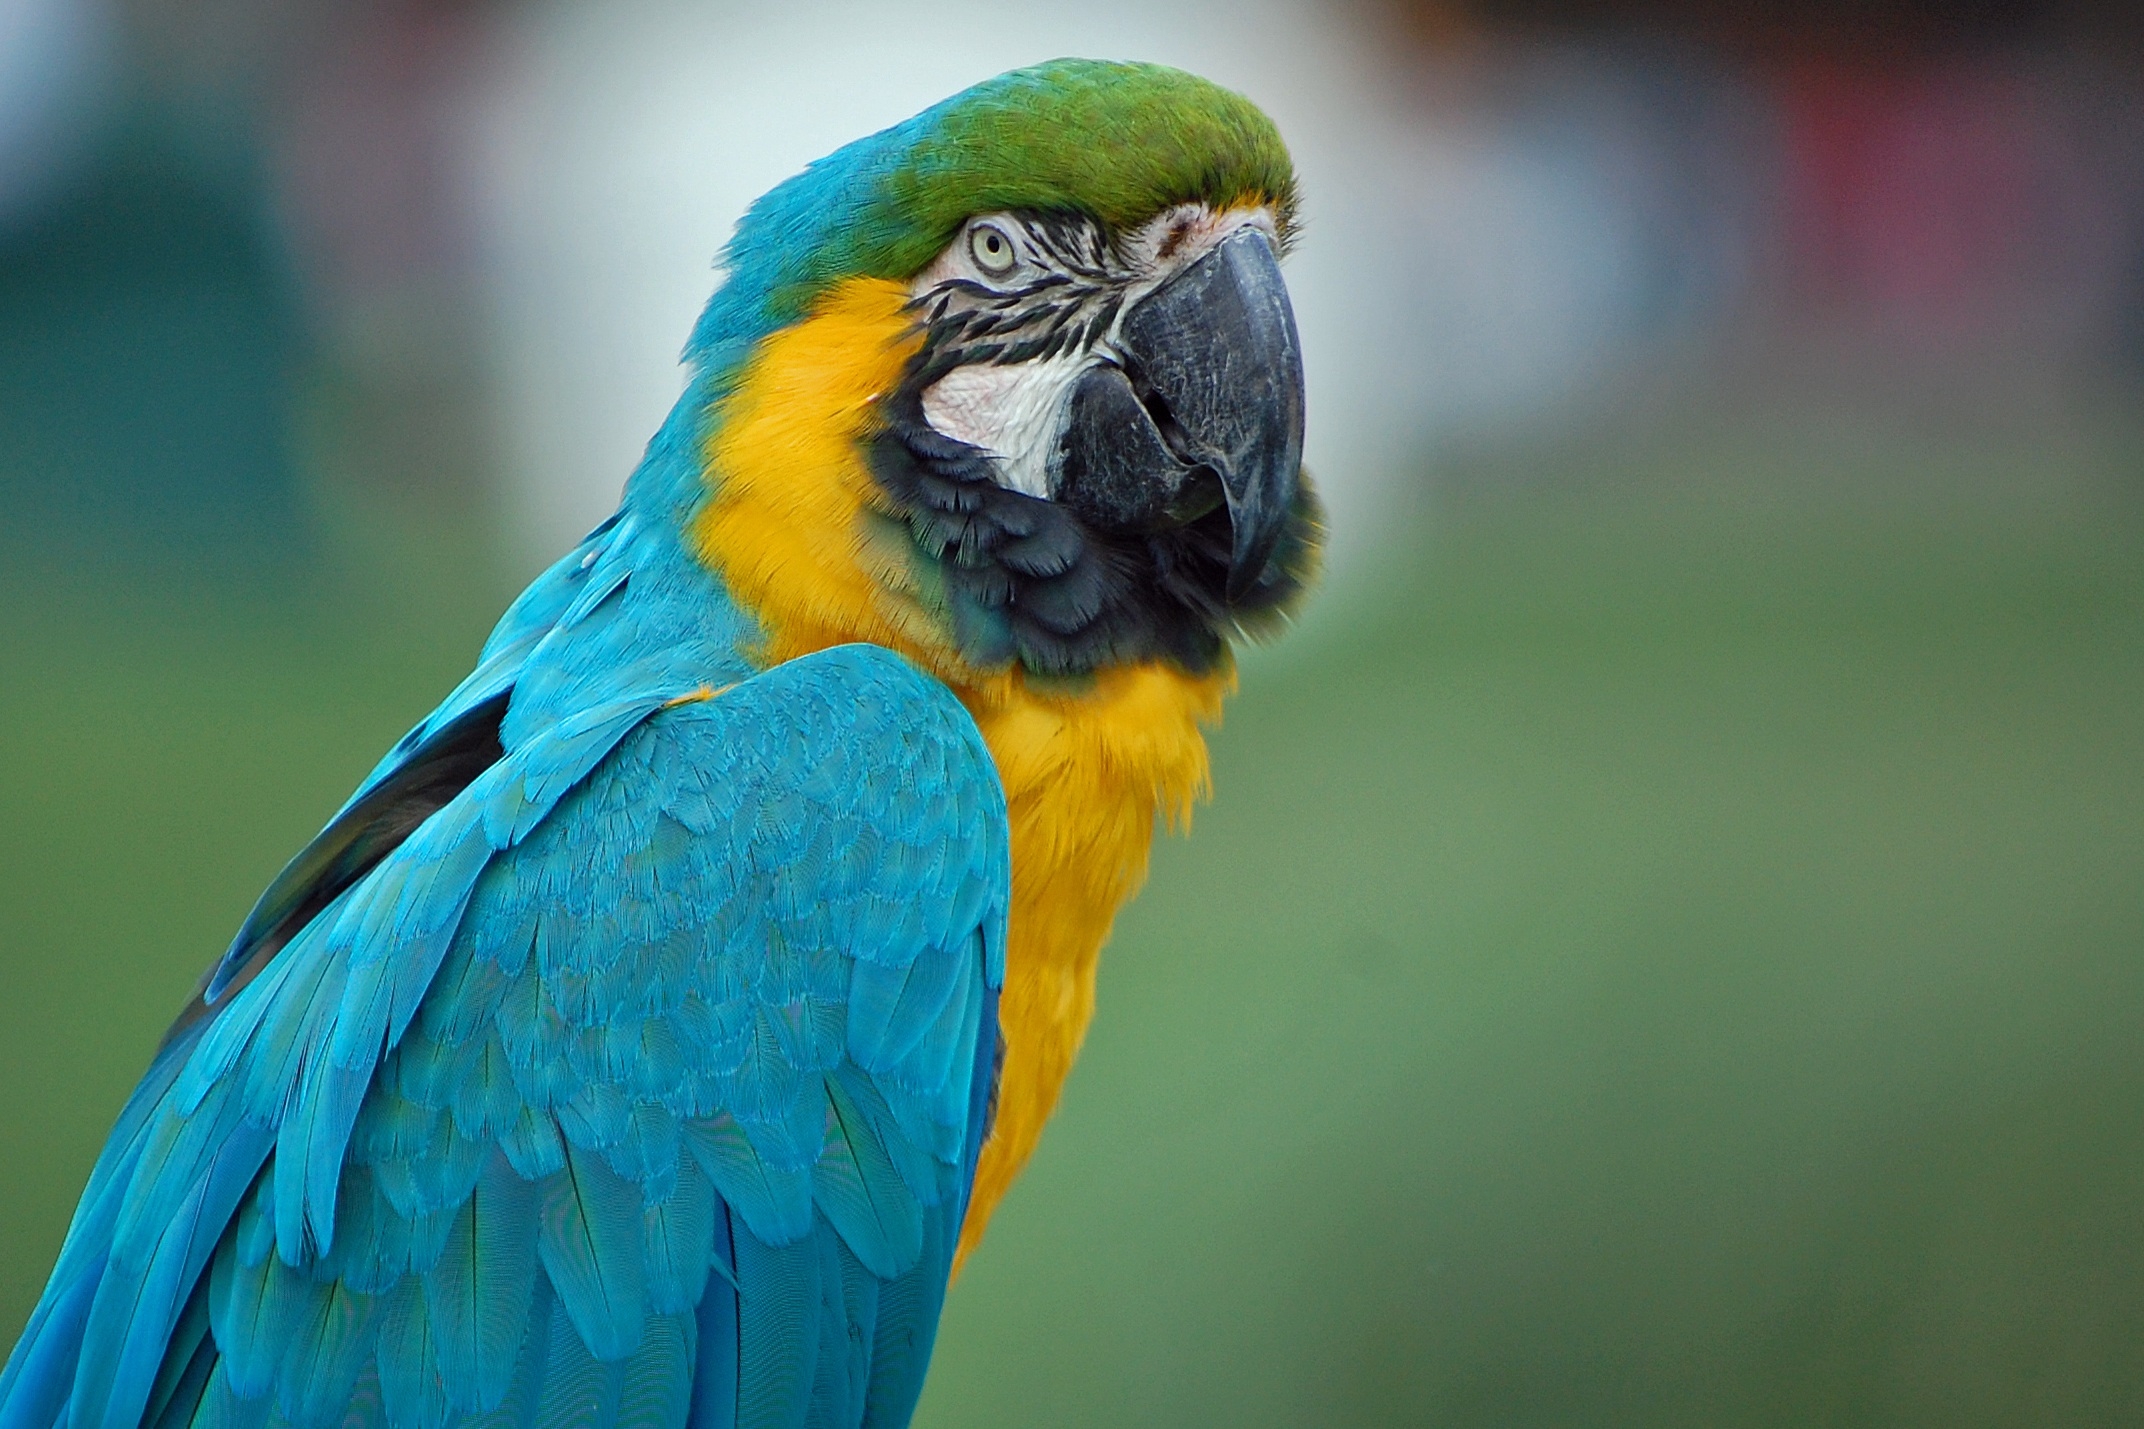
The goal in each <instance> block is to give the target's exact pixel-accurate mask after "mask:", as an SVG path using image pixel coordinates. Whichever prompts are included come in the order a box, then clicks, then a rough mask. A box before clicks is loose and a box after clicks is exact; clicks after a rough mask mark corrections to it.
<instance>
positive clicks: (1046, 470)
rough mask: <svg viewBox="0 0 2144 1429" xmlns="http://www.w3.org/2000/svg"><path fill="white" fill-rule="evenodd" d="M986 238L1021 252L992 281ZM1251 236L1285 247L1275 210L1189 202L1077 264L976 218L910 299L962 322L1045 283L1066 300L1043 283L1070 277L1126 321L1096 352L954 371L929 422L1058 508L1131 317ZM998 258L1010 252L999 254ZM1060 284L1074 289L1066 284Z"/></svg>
mask: <svg viewBox="0 0 2144 1429" xmlns="http://www.w3.org/2000/svg"><path fill="white" fill-rule="evenodd" d="M986 228H987V230H988V231H989V233H991V234H992V235H995V236H997V237H999V238H1001V240H1002V241H1003V242H1004V243H1006V244H1009V246H1010V249H1011V254H1010V256H1009V258H1007V259H1006V260H1005V261H1004V262H1003V263H1002V264H1000V265H998V266H995V267H994V268H993V270H991V271H986V270H985V269H984V268H983V267H982V266H981V263H980V262H979V260H978V257H977V246H976V243H975V241H974V239H975V235H976V233H977V232H978V231H979V230H983V229H986ZM1245 228H1256V229H1258V230H1259V231H1261V232H1263V233H1264V234H1265V235H1266V236H1267V237H1268V238H1271V239H1273V240H1274V241H1275V242H1276V244H1277V243H1278V241H1279V230H1278V225H1277V223H1276V222H1275V219H1274V216H1273V212H1272V210H1270V209H1266V208H1230V209H1223V210H1221V211H1219V212H1216V211H1214V210H1213V209H1210V208H1208V207H1207V206H1206V205H1204V204H1198V203H1186V204H1178V205H1177V206H1175V207H1174V208H1170V209H1167V210H1164V211H1163V212H1162V213H1160V214H1157V215H1156V216H1155V217H1154V218H1152V219H1150V220H1148V221H1147V222H1146V223H1144V224H1141V225H1140V226H1139V227H1138V228H1137V229H1136V230H1134V231H1132V232H1129V233H1124V234H1120V235H1118V236H1117V237H1116V239H1115V240H1113V241H1109V242H1105V241H1103V240H1102V239H1101V238H1100V236H1099V235H1098V234H1092V232H1091V230H1090V234H1091V236H1090V239H1089V240H1088V241H1089V244H1090V249H1089V250H1088V251H1087V252H1085V254H1084V255H1083V256H1082V257H1079V258H1074V259H1067V258H1066V255H1065V251H1064V246H1063V245H1062V243H1061V242H1060V243H1058V244H1057V245H1056V247H1055V248H1054V249H1053V245H1052V240H1051V239H1050V237H1049V235H1048V233H1047V232H1038V231H1037V230H1036V229H1034V228H1032V227H1030V226H1029V224H1028V222H1027V221H1025V220H1023V219H1022V218H1021V217H1020V216H1019V215H1017V214H1011V213H1000V214H981V215H978V216H976V217H975V218H972V219H970V220H969V221H968V222H967V224H965V225H964V226H963V227H962V229H961V231H960V233H958V234H956V235H955V236H954V239H953V241H952V242H951V243H950V244H948V245H947V246H946V248H945V250H944V251H943V252H941V253H940V254H939V255H938V257H937V259H936V261H934V262H933V263H932V264H931V266H930V267H928V268H926V269H924V270H923V272H922V273H920V274H919V275H917V277H916V279H915V282H914V283H913V284H912V285H911V287H910V292H911V293H912V294H913V295H914V296H915V298H916V299H917V301H918V302H925V301H929V300H931V299H932V297H933V295H934V294H935V295H937V301H938V302H939V303H940V304H942V306H941V308H940V309H939V310H940V311H941V312H943V311H948V310H950V311H953V312H959V311H962V310H964V309H968V308H971V307H978V306H980V305H982V304H984V303H987V302H989V301H992V300H993V296H994V295H999V294H1007V295H1010V294H1018V293H1020V292H1022V291H1023V290H1024V289H1026V288H1027V286H1028V285H1031V284H1034V285H1037V288H1036V290H1037V291H1038V292H1039V293H1040V294H1041V297H1040V298H1039V299H1038V300H1039V301H1053V300H1061V299H1062V295H1063V293H1064V291H1065V289H1063V288H1056V289H1051V288H1049V287H1047V286H1046V285H1044V284H1039V283H1038V280H1040V279H1051V275H1052V274H1062V275H1067V276H1069V277H1073V278H1076V280H1077V281H1079V282H1081V283H1084V284H1086V285H1087V287H1088V290H1089V291H1090V292H1093V291H1101V292H1105V293H1109V294H1113V295H1114V297H1115V300H1116V320H1115V322H1114V323H1113V324H1111V326H1110V327H1109V329H1108V330H1107V331H1105V332H1101V333H1099V334H1097V335H1096V336H1095V337H1094V339H1093V343H1094V345H1093V346H1092V347H1091V348H1087V349H1084V350H1067V351H1061V352H1057V353H1054V354H1052V355H1051V356H1049V357H1041V358H1033V359H1030V360H1028V361H1026V362H1007V363H999V362H992V361H988V360H978V361H972V362H968V363H964V364H963V365H961V366H959V367H956V368H954V369H953V370H952V371H951V372H948V373H947V374H946V375H945V376H943V377H941V378H939V379H938V381H937V382H936V383H935V384H933V385H932V386H931V387H930V388H928V389H927V390H926V391H925V392H924V393H923V417H924V420H925V421H927V422H929V423H930V424H931V426H932V427H934V428H936V429H937V430H938V431H939V432H941V433H943V434H944V435H946V436H948V437H951V438H953V439H954V440H955V441H960V442H966V443H967V444H968V445H970V446H973V447H979V448H981V449H982V450H984V451H986V452H989V453H990V454H991V455H992V456H993V457H995V458H996V461H995V463H994V470H993V474H994V476H995V477H996V479H997V483H998V484H999V485H1000V486H1004V487H1009V488H1011V489H1012V490H1014V491H1021V492H1025V493H1027V494H1028V495H1029V496H1039V497H1042V498H1044V499H1047V498H1048V497H1049V495H1050V462H1051V458H1052V456H1053V455H1054V453H1055V451H1056V447H1057V441H1058V437H1059V435H1060V433H1061V432H1062V431H1063V429H1064V423H1065V414H1066V410H1067V408H1068V407H1069V406H1070V405H1071V401H1072V389H1073V388H1074V387H1075V386H1076V385H1077V384H1078V382H1079V378H1080V376H1081V374H1083V373H1085V372H1086V371H1087V370H1088V369H1089V368H1091V367H1094V366H1096V365H1098V364H1100V363H1103V362H1108V361H1111V360H1113V359H1115V358H1116V356H1117V348H1116V346H1115V344H1116V340H1117V334H1118V332H1119V331H1120V330H1121V328H1122V325H1123V322H1124V317H1125V315H1126V314H1127V313H1129V312H1130V311H1131V309H1132V308H1133V307H1134V306H1135V305H1136V304H1137V303H1138V302H1139V300H1140V299H1142V298H1144V297H1145V296H1147V295H1148V294H1149V293H1151V292H1153V291H1154V290H1155V289H1156V288H1159V287H1161V286H1162V285H1163V284H1164V283H1166V282H1168V281H1169V279H1171V278H1173V277H1175V276H1176V275H1177V274H1178V273H1181V272H1182V271H1184V269H1186V268H1188V267H1190V266H1191V265H1192V264H1193V263H1196V262H1197V261H1198V260H1199V259H1201V258H1203V257H1205V256H1206V255H1207V254H1208V253H1210V252H1212V251H1213V250H1214V249H1215V248H1216V247H1218V246H1219V245H1220V244H1221V242H1222V241H1223V240H1224V239H1226V238H1228V237H1229V236H1230V235H1232V234H1235V233H1238V232H1240V231H1241V230H1243V229H1245ZM988 251H989V252H990V253H992V254H999V253H1002V252H1003V250H1002V249H1000V248H996V247H992V248H990V249H989V250H988ZM1068 262H1070V263H1071V264H1072V266H1071V267H1070V268H1068V267H1067V266H1066V265H1067V263H1068ZM1051 281H1055V282H1058V283H1063V282H1065V281H1066V277H1058V278H1055V279H1051ZM1000 301H1002V300H1000Z"/></svg>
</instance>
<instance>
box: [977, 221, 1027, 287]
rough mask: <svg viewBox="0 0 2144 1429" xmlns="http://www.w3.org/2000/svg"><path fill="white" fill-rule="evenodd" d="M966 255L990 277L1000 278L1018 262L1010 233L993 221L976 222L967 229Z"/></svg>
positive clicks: (1018, 257)
mask: <svg viewBox="0 0 2144 1429" xmlns="http://www.w3.org/2000/svg"><path fill="white" fill-rule="evenodd" d="M968 256H969V257H970V258H973V259H974V260H975V266H976V267H978V268H980V269H982V271H983V274H984V276H985V277H990V278H1002V277H1004V276H1005V275H1006V274H1007V273H1010V272H1011V271H1012V270H1013V269H1014V268H1016V267H1018V266H1019V264H1020V255H1019V253H1018V252H1017V251H1016V250H1015V249H1014V248H1013V246H1012V237H1011V235H1009V234H1007V233H1006V232H1005V230H1004V229H1002V228H1000V227H998V226H997V225H996V224H994V223H978V224H976V225H975V227H973V228H971V229H969V230H968Z"/></svg>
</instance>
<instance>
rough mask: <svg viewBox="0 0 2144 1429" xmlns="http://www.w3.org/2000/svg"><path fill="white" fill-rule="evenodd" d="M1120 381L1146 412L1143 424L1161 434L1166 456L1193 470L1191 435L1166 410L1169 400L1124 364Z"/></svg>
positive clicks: (1196, 459)
mask: <svg viewBox="0 0 2144 1429" xmlns="http://www.w3.org/2000/svg"><path fill="white" fill-rule="evenodd" d="M1124 377H1125V380H1126V381H1128V382H1130V383H1131V385H1132V395H1133V396H1134V397H1136V398H1138V399H1139V405H1140V406H1141V407H1144V408H1145V409H1146V415H1147V420H1148V421H1150V422H1152V423H1153V424H1154V430H1155V431H1156V432H1159V433H1160V434H1161V444H1162V445H1163V446H1165V447H1167V448H1168V449H1169V455H1171V456H1173V457H1175V458H1176V459H1177V460H1178V461H1180V462H1182V463H1183V464H1184V465H1185V466H1197V465H1198V464H1199V453H1198V451H1197V450H1196V447H1197V443H1195V442H1193V441H1192V440H1191V434H1190V433H1189V432H1188V431H1186V430H1184V424H1183V423H1181V422H1179V421H1177V420H1176V413H1175V411H1174V410H1173V409H1172V408H1171V407H1170V406H1169V399H1168V398H1166V397H1164V396H1162V395H1161V392H1160V391H1159V390H1158V389H1157V388H1156V387H1155V386H1154V384H1153V383H1152V382H1150V381H1148V380H1147V376H1146V374H1145V373H1144V372H1142V371H1140V369H1139V367H1138V366H1137V365H1136V364H1134V363H1126V364H1125V366H1124Z"/></svg>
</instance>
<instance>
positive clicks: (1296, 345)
mask: <svg viewBox="0 0 2144 1429" xmlns="http://www.w3.org/2000/svg"><path fill="white" fill-rule="evenodd" d="M1119 348H1120V351H1121V353H1122V356H1123V363H1122V365H1121V366H1118V365H1114V364H1111V365H1105V366H1102V367H1097V368H1095V369H1093V370H1092V371H1090V372H1088V373H1087V374H1086V375H1084V376H1083V377H1081V378H1080V380H1079V384H1078V385H1077V386H1076V387H1075V388H1074V390H1073V393H1072V400H1071V406H1070V410H1069V412H1068V413H1067V416H1066V421H1065V427H1064V434H1063V437H1062V440H1061V442H1060V445H1059V448H1058V453H1057V462H1056V469H1055V470H1054V472H1053V473H1052V478H1053V480H1052V495H1053V496H1054V497H1055V498H1056V499H1057V500H1059V501H1060V502H1063V503H1064V504H1066V505H1068V506H1070V507H1071V508H1072V509H1073V510H1074V511H1076V512H1078V513H1079V514H1080V515H1081V516H1082V517H1083V518H1085V519H1086V520H1089V521H1091V522H1093V523H1094V524H1096V525H1098V526H1101V527H1103V528H1104V529H1109V530H1138V531H1152V530H1160V529H1165V528H1167V527H1170V526H1178V525H1185V524H1188V523H1190V522H1192V521H1195V520H1197V519H1198V518H1199V517H1201V516H1204V515H1206V514H1207V513H1209V512H1211V511H1212V510H1213V509H1214V508H1215V507H1216V506H1220V505H1222V504H1224V503H1225V504H1226V505H1227V507H1228V520H1229V527H1230V533H1231V551H1230V554H1229V564H1228V589H1227V595H1228V599H1229V600H1231V601H1234V600H1236V599H1237V598H1239V597H1240V596H1242V595H1243V594H1245V593H1246V592H1248V591H1249V590H1251V589H1252V588H1253V587H1254V586H1256V585H1257V583H1258V579H1259V577H1260V576H1261V575H1262V574H1263V573H1264V571H1265V567H1266V563H1267V562H1268V561H1269V560H1270V559H1271V557H1272V555H1273V548H1274V545H1275V543H1277V542H1278V541H1279V539H1280V536H1281V533H1282V531H1283V530H1284V529H1285V527H1286V525H1287V522H1288V519H1289V513H1290V511H1291V509H1292V508H1293V506H1294V504H1295V500H1296V488H1297V485H1298V483H1299V480H1300V473H1301V468H1302V460H1303V356H1302V344H1301V342H1300V341H1299V340H1298V338H1297V337H1296V331H1295V310H1294V309H1293V308H1292V307H1291V306H1290V305H1289V303H1288V289H1287V286H1286V285H1285V284H1284V283H1282V281H1281V276H1280V262H1279V260H1278V258H1277V257H1276V256H1275V255H1274V252H1273V244H1272V242H1271V240H1269V239H1268V238H1267V237H1266V235H1265V234H1264V233H1262V232H1260V231H1259V230H1257V229H1253V228H1245V229H1241V230H1239V231H1237V232H1236V233H1234V234H1231V235H1230V236H1229V237H1228V238H1226V239H1224V240H1223V241H1222V242H1221V243H1220V244H1218V245H1216V246H1215V248H1214V250H1213V251H1212V252H1210V253H1208V254H1207V255H1206V256H1205V257H1203V258H1201V259H1199V260H1198V261H1197V262H1196V263H1194V264H1192V265H1191V266H1190V267H1189V268H1186V269H1185V270H1184V271H1183V272H1181V273H1179V274H1177V275H1176V276H1175V277H1174V278H1172V279H1170V280H1169V281H1168V283H1166V284H1165V285H1163V286H1162V287H1161V288H1159V289H1157V290H1156V291H1154V292H1153V293H1151V294H1149V295H1148V296H1147V297H1146V298H1145V299H1143V300H1142V301H1140V302H1139V304H1138V305H1137V306H1135V307H1134V308H1133V309H1132V310H1131V312H1130V313H1129V314H1128V315H1127V316H1126V317H1125V320H1124V325H1123V328H1122V333H1121V340H1120V343H1119Z"/></svg>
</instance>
